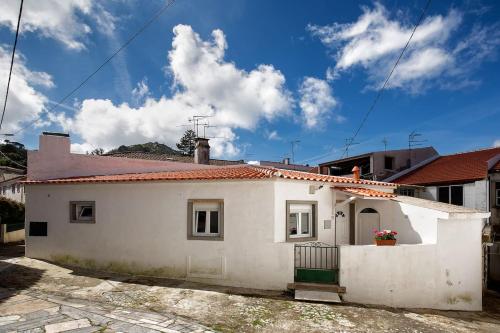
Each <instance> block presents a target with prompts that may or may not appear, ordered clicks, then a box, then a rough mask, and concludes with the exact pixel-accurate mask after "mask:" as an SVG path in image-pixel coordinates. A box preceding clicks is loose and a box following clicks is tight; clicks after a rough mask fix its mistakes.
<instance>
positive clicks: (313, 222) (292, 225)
mask: <svg viewBox="0 0 500 333" xmlns="http://www.w3.org/2000/svg"><path fill="white" fill-rule="evenodd" d="M317 207H318V204H317V202H316V201H287V202H286V215H287V217H286V232H287V233H286V239H287V241H305V240H315V239H316V238H317V235H316V230H317V228H318V221H317V215H318V214H317Z"/></svg>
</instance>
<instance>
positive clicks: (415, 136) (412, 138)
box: [408, 130, 427, 168]
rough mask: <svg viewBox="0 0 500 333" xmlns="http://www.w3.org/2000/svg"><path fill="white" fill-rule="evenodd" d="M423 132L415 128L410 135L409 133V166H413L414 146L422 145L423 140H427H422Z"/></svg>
mask: <svg viewBox="0 0 500 333" xmlns="http://www.w3.org/2000/svg"><path fill="white" fill-rule="evenodd" d="M421 136H422V134H420V133H417V131H416V130H413V131H412V132H411V133H410V134H409V135H408V167H409V168H410V167H411V149H412V148H413V147H417V146H421V145H422V143H423V142H426V141H427V140H421V139H420V137H421Z"/></svg>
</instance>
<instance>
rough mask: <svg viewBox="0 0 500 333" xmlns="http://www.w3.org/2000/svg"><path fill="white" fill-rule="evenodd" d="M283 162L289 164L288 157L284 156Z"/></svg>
mask: <svg viewBox="0 0 500 333" xmlns="http://www.w3.org/2000/svg"><path fill="white" fill-rule="evenodd" d="M283 164H286V165H288V164H290V157H285V158H284V159H283Z"/></svg>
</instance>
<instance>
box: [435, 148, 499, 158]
mask: <svg viewBox="0 0 500 333" xmlns="http://www.w3.org/2000/svg"><path fill="white" fill-rule="evenodd" d="M495 149H498V150H499V152H500V147H485V148H477V149H473V150H466V151H461V152H458V153H452V154H446V155H441V156H439V158H441V157H446V156H455V155H464V154H472V153H479V152H483V151H486V150H495Z"/></svg>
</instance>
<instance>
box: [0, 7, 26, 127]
mask: <svg viewBox="0 0 500 333" xmlns="http://www.w3.org/2000/svg"><path fill="white" fill-rule="evenodd" d="M23 3H24V0H21V6H20V7H19V17H18V18H17V28H16V38H15V39H14V47H13V48H12V57H11V58H10V70H9V79H8V81H7V91H6V92H5V100H4V102H3V110H2V118H1V119H0V130H1V129H2V124H3V117H4V116H5V109H6V107H7V98H9V88H10V78H11V76H12V67H14V56H15V54H16V46H17V39H18V36H19V26H20V25H21V15H22V13H23Z"/></svg>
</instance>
